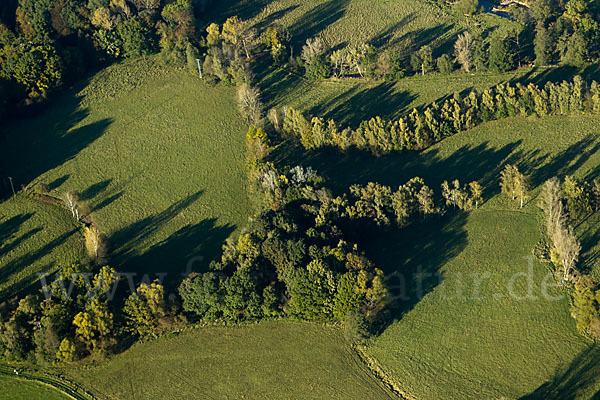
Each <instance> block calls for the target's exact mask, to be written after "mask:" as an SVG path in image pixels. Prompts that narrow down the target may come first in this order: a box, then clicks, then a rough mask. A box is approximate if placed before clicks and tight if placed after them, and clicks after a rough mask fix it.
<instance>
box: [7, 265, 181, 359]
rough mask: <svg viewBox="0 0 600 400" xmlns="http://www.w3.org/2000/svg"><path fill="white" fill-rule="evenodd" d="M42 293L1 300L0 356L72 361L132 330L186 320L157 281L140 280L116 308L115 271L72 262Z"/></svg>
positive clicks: (96, 353)
mask: <svg viewBox="0 0 600 400" xmlns="http://www.w3.org/2000/svg"><path fill="white" fill-rule="evenodd" d="M46 279H47V281H46V284H47V285H46V286H45V287H44V288H43V290H42V294H37V295H28V296H26V297H24V298H22V299H21V300H17V299H15V300H11V301H9V302H5V303H2V304H0V356H2V357H5V358H6V359H9V360H17V361H22V360H27V361H29V362H32V363H37V364H40V365H48V364H51V363H69V362H73V361H77V360H79V359H82V358H85V357H89V356H93V357H96V358H97V357H104V356H105V355H106V354H108V353H110V352H112V351H113V350H114V349H115V346H116V345H117V341H118V340H119V339H120V340H122V339H124V338H126V337H127V336H128V335H132V336H135V337H140V338H148V337H155V336H157V335H159V334H161V333H164V332H166V331H169V330H172V329H174V328H175V327H176V326H178V325H180V324H181V323H182V322H183V320H182V317H181V315H179V314H177V312H176V308H175V307H174V305H173V304H169V302H168V301H167V300H166V299H165V297H164V289H163V287H162V285H160V284H159V283H158V282H153V283H142V284H140V286H139V287H138V288H137V290H136V291H135V293H133V294H131V295H130V296H129V297H128V298H127V299H126V300H125V305H124V307H123V308H122V309H116V308H115V301H114V300H115V299H113V296H114V294H115V291H116V285H117V282H118V281H119V275H118V274H117V272H116V271H115V270H114V269H112V268H110V267H108V266H104V267H102V268H100V269H99V270H98V271H97V272H96V273H95V274H94V273H92V268H91V267H90V266H89V265H84V264H74V265H71V266H68V267H63V268H61V269H60V270H59V272H58V274H57V276H56V279H51V278H50V277H47V278H46Z"/></svg>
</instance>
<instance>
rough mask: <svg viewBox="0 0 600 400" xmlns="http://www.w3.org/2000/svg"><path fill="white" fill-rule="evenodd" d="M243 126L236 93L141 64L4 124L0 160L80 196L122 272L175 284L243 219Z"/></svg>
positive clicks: (118, 68)
mask: <svg viewBox="0 0 600 400" xmlns="http://www.w3.org/2000/svg"><path fill="white" fill-rule="evenodd" d="M244 127H245V123H244V122H243V121H242V118H241V117H240V116H239V113H238V111H237V107H236V102H235V88H225V87H216V88H212V87H209V86H207V85H205V84H203V82H201V81H200V80H198V79H197V77H195V76H193V75H191V74H189V73H187V72H184V71H181V70H174V69H172V68H167V67H163V66H161V65H159V64H158V63H157V61H156V58H149V59H140V60H136V61H133V62H128V63H124V64H121V65H115V66H112V67H109V68H108V69H106V70H104V71H102V72H100V73H99V74H97V75H96V76H94V78H93V79H92V80H91V82H89V83H88V84H87V85H86V86H85V87H83V88H82V89H80V90H73V91H72V92H70V93H68V94H66V95H64V96H62V97H61V98H59V99H58V100H57V101H56V102H55V103H54V104H53V106H51V107H50V108H49V109H48V110H47V111H45V112H44V113H42V114H41V115H39V116H37V117H35V118H30V119H28V120H24V121H20V122H17V123H14V124H11V125H9V126H7V127H5V128H6V130H7V131H8V133H9V134H8V135H7V137H6V139H5V140H4V143H2V147H1V148H2V157H1V158H2V162H3V164H4V167H5V170H6V171H7V173H9V174H12V176H13V177H15V180H16V182H17V183H18V184H27V183H30V182H44V183H47V184H49V185H50V187H51V188H52V189H53V191H54V193H56V194H59V193H62V192H65V191H68V190H73V191H77V192H78V193H79V194H80V197H81V199H82V201H83V202H85V203H87V204H88V205H89V207H90V208H91V210H92V212H91V216H92V218H93V219H94V221H95V222H96V223H97V224H98V225H99V226H100V229H101V231H102V232H103V233H105V234H106V235H107V236H108V237H109V239H110V245H111V249H112V252H111V263H112V264H113V265H114V266H115V268H117V269H118V270H120V271H123V272H136V273H151V274H152V273H158V272H161V273H169V276H168V277H167V279H169V278H172V279H173V281H176V280H179V279H180V273H181V272H184V271H185V270H186V265H187V263H188V261H189V260H190V259H192V258H193V257H203V261H201V262H196V263H194V265H193V268H194V269H195V270H197V269H200V268H202V267H203V265H206V264H207V263H208V261H210V260H211V259H212V258H213V257H215V256H216V255H218V254H219V251H220V247H221V244H222V242H223V241H224V240H225V238H226V237H227V236H228V235H229V234H231V233H232V232H233V231H234V230H235V229H236V228H237V227H239V226H241V225H244V224H245V223H246V221H247V218H248V215H249V201H248V198H247V193H246V190H247V189H246V181H247V177H246V169H245V168H246V167H245V151H246V148H245V133H246V132H245V128H244ZM23 154H29V155H30V157H23ZM21 212H24V211H21Z"/></svg>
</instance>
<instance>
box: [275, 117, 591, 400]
mask: <svg viewBox="0 0 600 400" xmlns="http://www.w3.org/2000/svg"><path fill="white" fill-rule="evenodd" d="M597 130H598V118H597V117H590V116H576V117H548V118H543V119H537V118H512V119H507V120H502V121H495V122H490V123H486V124H484V125H482V126H480V127H477V128H475V129H472V130H471V131H468V132H463V133H460V134H458V135H456V136H453V137H451V138H447V139H445V140H444V141H442V142H441V143H439V144H437V145H434V146H432V147H431V148H429V149H427V150H425V151H423V152H419V153H404V154H401V155H398V156H386V157H381V158H375V157H372V156H367V155H362V154H356V153H352V154H349V155H342V154H339V153H334V154H331V153H328V152H320V153H319V152H313V153H308V157H305V158H304V160H305V163H306V164H308V165H311V166H312V167H313V168H315V169H317V170H319V171H320V172H321V173H322V174H323V175H324V176H325V177H326V178H327V180H328V181H329V182H332V183H335V185H336V186H337V187H339V188H340V190H342V188H345V187H347V185H348V184H350V183H354V182H362V183H364V182H367V181H376V182H380V183H383V184H387V185H391V186H392V187H395V186H397V185H398V184H401V183H403V182H405V181H406V180H407V179H410V178H411V177H413V176H420V177H422V178H423V179H424V180H425V181H426V182H428V183H429V184H431V185H432V187H433V188H435V189H437V190H439V186H436V182H437V185H439V183H441V182H442V181H443V180H453V179H460V180H461V182H468V181H471V180H478V181H479V182H481V183H482V185H483V186H484V187H485V192H484V198H485V199H486V203H485V204H484V205H483V207H482V208H481V209H480V210H476V211H474V212H473V213H472V214H470V215H469V216H467V217H460V218H457V217H453V218H450V220H447V219H444V220H442V221H432V222H430V223H423V224H421V225H419V226H417V227H415V228H409V229H407V230H405V231H400V232H396V233H393V232H386V233H385V234H380V235H375V236H374V237H373V238H372V239H371V240H370V241H369V243H367V244H366V251H367V255H368V256H369V257H370V258H372V259H373V260H374V261H375V262H376V263H377V265H379V266H380V267H382V268H384V271H385V272H386V276H393V275H391V274H393V273H394V272H401V273H403V274H404V276H405V277H406V279H407V287H408V288H409V289H408V295H409V296H410V299H408V300H406V301H404V302H402V301H401V302H400V303H399V306H398V307H399V308H398V309H397V310H396V311H395V314H394V318H393V322H391V324H390V325H389V326H388V327H387V328H386V329H385V330H384V331H383V332H382V333H381V335H380V336H378V337H377V338H375V339H373V341H372V342H371V343H370V344H369V345H368V353H369V354H370V355H371V356H372V357H374V358H375V359H377V360H378V361H379V362H380V363H381V364H382V366H383V368H384V370H386V371H387V372H388V373H389V374H390V375H391V376H392V378H393V379H395V381H396V382H397V383H398V385H400V387H402V388H403V389H404V390H405V391H406V392H407V393H408V394H409V395H411V396H414V397H416V398H432V399H433V398H456V397H460V398H481V397H490V398H500V397H501V396H505V397H506V398H518V397H520V396H526V395H530V394H531V395H532V398H564V396H565V395H566V394H567V393H569V394H573V398H589V397H590V396H591V395H592V394H593V393H595V392H596V391H597V390H598V389H600V380H599V379H598V378H597V373H596V372H597V370H596V369H595V368H594V367H595V366H596V362H595V361H594V360H595V358H596V357H597V355H596V352H595V351H596V350H595V347H593V345H592V342H591V341H588V340H587V339H585V338H583V337H582V336H580V334H579V333H578V332H577V330H576V329H575V321H574V320H573V319H572V318H571V316H570V315H569V307H568V298H567V297H563V298H562V299H561V300H560V301H553V300H552V301H550V300H544V298H543V297H542V296H541V282H542V280H543V277H544V275H545V274H547V273H548V271H549V269H548V267H547V265H545V264H541V263H539V262H538V261H534V263H533V277H534V280H533V282H534V286H533V290H534V294H535V295H536V296H537V297H538V299H536V300H523V301H517V300H514V299H513V298H510V297H508V296H507V290H508V286H509V283H510V280H511V277H512V276H513V275H514V274H515V273H519V272H528V268H529V266H528V264H527V260H526V259H525V258H524V257H528V256H531V254H532V253H531V250H532V248H533V247H534V245H535V244H536V242H537V241H538V240H539V239H540V238H541V237H542V231H541V228H540V225H539V224H540V219H541V218H542V217H541V211H540V210H539V208H538V201H539V199H538V198H537V197H536V196H537V193H538V189H537V188H538V187H539V185H541V184H542V183H543V182H544V181H545V180H546V179H548V178H550V177H552V176H555V175H557V176H561V177H564V176H565V175H575V176H576V177H580V178H583V177H590V176H597V174H598V165H599V164H600V153H599V152H598V150H599V149H600V141H599V140H598V137H597ZM285 162H289V160H288V159H286V161H285ZM506 163H512V164H515V165H518V166H519V168H520V169H521V170H522V171H523V172H524V173H525V175H526V176H528V178H529V179H530V182H531V184H532V187H533V188H534V190H533V192H532V193H531V198H530V200H529V202H528V204H527V205H526V207H525V208H524V209H523V210H519V209H518V207H515V206H514V205H511V204H510V203H509V202H507V201H506V199H505V198H504V196H501V195H499V187H498V176H499V172H500V171H501V169H502V168H503V166H504V165H505V164H506ZM594 221H595V219H594V220H590V221H586V223H585V224H582V226H579V227H578V228H577V229H578V231H579V232H587V233H586V235H587V237H586V239H584V240H583V242H582V245H583V250H582V254H583V256H582V262H583V263H586V260H587V262H588V265H587V266H586V267H587V268H590V269H591V270H592V274H596V275H597V270H598V265H597V262H596V256H595V255H596V254H597V252H598V240H597V236H596V233H595V232H596V229H594V228H593V227H592V224H593V223H594ZM363 245H365V244H363ZM420 272H422V273H425V274H429V273H430V274H436V273H441V274H443V276H444V280H443V283H441V284H440V282H439V279H438V277H437V276H434V277H431V276H427V275H425V277H424V284H423V285H424V286H423V294H424V297H423V299H422V300H417V299H415V296H416V295H417V293H415V292H414V291H415V287H416V282H417V281H416V280H415V279H414V275H415V274H418V273H420ZM470 274H479V275H478V276H486V275H485V274H489V276H487V278H485V279H484V280H482V281H481V282H479V281H476V278H474V277H473V276H472V275H470ZM478 282H479V283H478ZM395 283H397V282H396V281H394V280H393V278H392V280H391V281H390V282H389V284H390V285H391V286H392V287H394V286H393V285H394V284H395ZM461 285H462V289H463V291H464V293H465V296H472V295H473V292H474V291H475V290H476V289H475V288H477V287H478V288H479V289H477V291H478V292H479V296H478V297H477V298H476V299H473V298H472V297H467V298H463V299H461V298H447V297H446V296H445V294H449V296H450V297H452V295H456V293H457V291H459V290H460V289H461ZM515 288H516V289H515V292H516V293H517V295H518V296H521V295H524V294H525V293H526V292H525V290H526V282H525V280H524V279H520V280H517V281H516V283H515ZM556 290H557V291H556V292H551V293H554V294H556V295H558V294H561V293H562V294H563V295H566V293H567V292H566V291H561V290H559V289H556ZM392 294H393V290H392ZM496 295H498V296H496ZM455 297H456V296H455Z"/></svg>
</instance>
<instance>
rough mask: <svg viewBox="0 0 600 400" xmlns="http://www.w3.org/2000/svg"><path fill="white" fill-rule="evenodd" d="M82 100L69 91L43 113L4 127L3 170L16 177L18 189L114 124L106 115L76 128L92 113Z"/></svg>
mask: <svg viewBox="0 0 600 400" xmlns="http://www.w3.org/2000/svg"><path fill="white" fill-rule="evenodd" d="M79 102H80V98H78V97H76V96H74V95H72V94H66V95H64V96H63V97H61V98H60V99H59V100H58V101H57V102H56V103H55V104H54V105H53V106H52V107H50V108H48V109H47V110H46V111H44V112H42V113H41V114H40V115H37V116H35V117H34V118H31V119H28V120H22V121H16V122H14V123H11V124H9V125H6V126H4V127H3V129H5V130H6V132H7V133H6V134H4V135H1V136H0V149H2V150H1V153H0V170H2V171H3V173H5V174H7V175H9V176H12V177H13V178H14V181H15V188H16V187H20V186H21V185H27V184H29V183H30V182H31V181H33V180H34V179H35V178H37V177H38V176H40V175H41V174H43V173H45V172H47V171H49V170H52V169H54V168H56V167H58V166H60V165H62V164H63V163H65V162H66V161H68V160H70V159H71V158H73V157H75V156H76V155H77V154H78V153H79V152H80V151H81V150H83V149H84V148H86V147H87V146H89V145H90V144H91V143H92V142H93V141H95V140H96V139H98V138H99V137H100V136H101V135H102V134H103V133H104V132H105V131H106V129H107V128H108V126H109V125H110V124H111V123H112V119H109V118H105V119H101V120H98V121H95V122H92V123H89V124H87V125H84V126H80V127H77V128H74V126H76V125H77V124H79V123H80V122H81V121H82V120H84V119H85V118H86V117H87V116H88V115H89V111H88V110H87V109H81V108H79ZM59 183H62V182H54V183H53V186H59Z"/></svg>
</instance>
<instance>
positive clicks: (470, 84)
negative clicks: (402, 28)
mask: <svg viewBox="0 0 600 400" xmlns="http://www.w3.org/2000/svg"><path fill="white" fill-rule="evenodd" d="M539 75H540V74H539V73H537V72H534V71H531V70H522V71H513V72H509V73H504V74H492V73H480V74H463V73H459V72H457V73H454V74H450V75H441V74H431V75H426V76H413V77H407V78H404V79H402V80H400V81H399V82H384V81H377V80H367V79H343V80H336V79H329V80H325V81H319V82H314V81H310V80H307V79H305V78H304V77H302V76H299V75H297V74H294V73H291V72H288V71H287V70H284V69H266V70H263V71H262V73H259V74H258V75H257V77H258V85H259V87H260V89H261V91H262V95H263V98H264V99H265V102H266V106H267V107H283V106H291V107H294V108H297V109H299V110H301V111H303V112H305V113H307V114H308V115H312V116H319V117H325V118H333V119H334V120H335V121H336V122H338V123H340V124H341V125H342V126H345V125H352V126H357V125H358V124H359V123H360V122H361V121H364V120H366V119H369V118H371V117H375V116H380V117H383V118H386V119H397V118H399V117H402V116H405V115H406V114H408V113H409V112H410V111H411V110H412V109H413V108H418V107H421V106H423V105H429V104H431V103H433V102H435V101H440V100H442V99H445V98H447V97H449V96H452V95H453V94H454V93H455V92H458V93H462V94H464V93H467V92H469V91H471V90H473V89H476V90H484V89H487V88H489V87H491V86H494V85H496V84H498V83H500V82H506V81H516V80H520V79H533V78H534V77H536V76H539Z"/></svg>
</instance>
